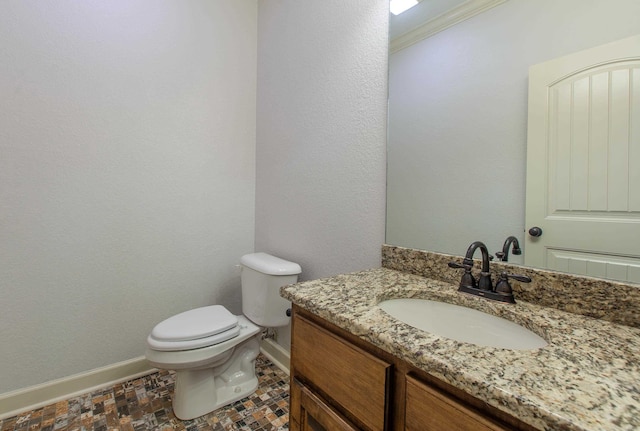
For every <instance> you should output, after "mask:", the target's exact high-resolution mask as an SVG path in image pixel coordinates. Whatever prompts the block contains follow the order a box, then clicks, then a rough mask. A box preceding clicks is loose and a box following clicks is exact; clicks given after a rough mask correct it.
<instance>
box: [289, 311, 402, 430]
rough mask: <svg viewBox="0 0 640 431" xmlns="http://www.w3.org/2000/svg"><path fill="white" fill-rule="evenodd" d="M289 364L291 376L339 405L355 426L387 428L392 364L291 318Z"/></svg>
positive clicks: (302, 321) (318, 328)
mask: <svg viewBox="0 0 640 431" xmlns="http://www.w3.org/2000/svg"><path fill="white" fill-rule="evenodd" d="M291 363H292V369H293V373H294V377H296V378H298V379H299V380H300V381H303V382H305V383H306V384H307V385H308V386H309V387H313V388H314V390H317V391H318V392H320V393H321V394H322V395H323V396H324V397H325V398H326V399H330V400H331V401H332V402H334V405H339V406H340V411H341V412H343V414H344V415H345V416H346V417H349V418H351V420H352V421H353V422H354V423H357V424H358V426H360V427H361V428H363V429H366V430H370V431H384V430H387V429H389V428H388V426H387V422H388V416H389V415H388V409H389V403H388V399H389V386H390V383H389V380H390V374H391V370H392V366H391V364H389V363H387V362H385V361H383V360H381V359H379V358H377V357H375V356H373V355H371V354H369V353H367V352H365V351H363V350H361V349H359V348H358V347H356V346H354V345H352V344H350V343H348V342H347V341H345V340H343V339H342V338H339V337H338V336H336V335H335V334H333V333H331V332H329V331H327V330H325V329H323V328H321V327H320V326H318V325H316V324H315V323H313V322H311V321H309V320H307V319H305V318H303V317H300V316H296V317H294V324H293V338H292V343H291ZM292 401H293V400H292ZM292 404H293V402H292Z"/></svg>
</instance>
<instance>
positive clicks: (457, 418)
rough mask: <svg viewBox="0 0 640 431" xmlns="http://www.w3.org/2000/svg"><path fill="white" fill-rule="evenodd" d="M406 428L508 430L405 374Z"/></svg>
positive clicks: (425, 430)
mask: <svg viewBox="0 0 640 431" xmlns="http://www.w3.org/2000/svg"><path fill="white" fill-rule="evenodd" d="M406 402H407V404H406V418H405V423H406V425H405V430H407V431H450V430H456V431H507V430H508V428H504V427H502V426H500V425H498V424H496V423H495V422H493V421H491V420H489V419H487V418H485V417H483V416H481V415H479V414H478V413H476V412H475V411H474V410H471V409H469V408H468V407H466V406H464V405H462V404H460V403H459V402H458V401H457V400H455V399H453V398H451V397H449V396H448V395H446V394H444V393H442V392H440V391H439V390H437V389H435V388H432V387H430V386H428V385H426V384H424V383H422V382H421V381H419V380H416V379H414V378H412V377H410V376H407V396H406Z"/></svg>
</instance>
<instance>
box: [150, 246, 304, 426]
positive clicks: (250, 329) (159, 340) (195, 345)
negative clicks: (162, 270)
mask: <svg viewBox="0 0 640 431" xmlns="http://www.w3.org/2000/svg"><path fill="white" fill-rule="evenodd" d="M240 262H241V267H242V277H241V278H242V303H243V312H244V315H233V314H232V313H231V312H229V311H228V310H227V309H226V308H225V307H224V306H222V305H211V306H207V307H200V308H196V309H193V310H189V311H185V312H183V313H180V314H177V315H175V316H172V317H170V318H168V319H166V320H163V321H162V322H160V323H158V324H157V325H156V326H155V327H154V328H153V330H152V331H151V334H149V336H148V337H147V350H146V353H145V356H146V358H147V360H148V361H149V363H150V364H151V365H152V366H154V367H156V368H161V369H169V370H175V371H176V383H175V388H174V394H173V398H172V403H173V410H174V413H175V415H176V417H178V418H179V419H193V418H195V417H198V416H202V415H204V414H206V413H209V412H211V411H213V410H215V409H217V408H219V407H222V406H224V405H227V404H230V403H232V402H235V401H238V400H240V399H242V398H244V397H246V396H247V395H249V394H251V393H253V392H254V391H255V390H256V388H257V387H258V379H257V377H256V373H255V359H256V357H257V356H258V354H259V353H260V332H261V331H262V330H263V328H264V327H278V326H285V325H287V324H288V323H289V317H288V315H287V314H288V313H287V310H288V309H289V307H290V303H289V302H288V301H286V300H284V299H283V298H281V297H280V295H279V288H280V286H283V285H286V284H291V283H295V282H296V281H297V278H298V274H299V273H300V272H301V269H300V266H299V265H298V264H296V263H293V262H289V261H286V260H283V259H280V258H277V257H275V256H271V255H268V254H266V253H252V254H249V255H245V256H243V257H242V259H241V261H240Z"/></svg>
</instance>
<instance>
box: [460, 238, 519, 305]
mask: <svg viewBox="0 0 640 431" xmlns="http://www.w3.org/2000/svg"><path fill="white" fill-rule="evenodd" d="M478 248H479V249H480V252H481V253H482V269H481V271H480V278H479V280H478V282H477V283H476V280H475V278H474V277H473V274H472V273H471V269H472V268H473V254H474V253H475V252H476V250H477V249H478ZM490 260H491V258H490V256H489V251H488V250H487V246H486V245H484V243H482V242H480V241H475V242H472V243H471V245H470V246H469V248H468V249H467V254H466V255H465V257H464V259H463V261H462V265H461V264H459V263H456V262H449V267H450V268H461V269H464V274H463V275H462V279H461V280H460V287H459V288H458V292H464V293H470V294H472V295H476V296H482V297H484V298H488V299H493V300H494V301H501V302H510V303H512V304H515V302H516V300H515V298H514V297H513V291H512V289H511V285H510V284H509V280H508V279H509V278H513V279H516V280H518V281H522V282H524V283H529V282H531V279H530V278H529V277H526V276H524V275H512V274H507V273H506V272H505V273H502V275H501V276H500V281H499V282H498V284H497V285H496V288H495V289H494V287H493V283H492V281H491V273H490V272H489V261H490Z"/></svg>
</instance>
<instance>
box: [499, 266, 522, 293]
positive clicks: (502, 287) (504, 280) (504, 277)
mask: <svg viewBox="0 0 640 431" xmlns="http://www.w3.org/2000/svg"><path fill="white" fill-rule="evenodd" d="M510 278H513V279H514V280H518V281H521V282H523V283H531V278H529V277H527V276H526V275H516V274H507V273H506V272H503V273H502V274H500V280H498V282H497V283H496V287H495V291H496V292H497V293H501V294H503V295H513V290H512V289H511V284H509V279H510Z"/></svg>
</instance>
